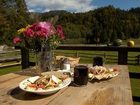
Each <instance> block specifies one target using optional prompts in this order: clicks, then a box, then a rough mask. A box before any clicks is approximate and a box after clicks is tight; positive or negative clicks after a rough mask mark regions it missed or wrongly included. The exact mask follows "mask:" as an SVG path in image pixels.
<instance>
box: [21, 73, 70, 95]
mask: <svg viewBox="0 0 140 105" xmlns="http://www.w3.org/2000/svg"><path fill="white" fill-rule="evenodd" d="M47 74H48V73H46V74H45V75H43V78H47V79H48V77H49V79H48V82H46V83H45V85H42V84H43V83H44V82H43V83H42V81H41V82H40V81H39V79H42V76H34V77H29V78H27V79H25V80H23V81H21V82H20V83H19V88H20V89H22V90H23V91H25V92H30V93H35V94H39V95H49V94H52V93H55V92H57V91H59V90H60V89H62V88H65V87H67V86H68V85H69V84H70V83H71V78H70V77H65V78H63V79H60V78H59V77H58V76H57V75H54V74H53V73H52V74H51V75H50V74H49V76H48V75H47ZM46 76H47V77H46ZM37 81H39V82H40V83H39V82H37Z"/></svg>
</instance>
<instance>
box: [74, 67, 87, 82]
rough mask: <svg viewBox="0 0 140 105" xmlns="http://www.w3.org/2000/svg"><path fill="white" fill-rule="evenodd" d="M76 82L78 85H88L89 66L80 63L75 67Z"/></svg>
mask: <svg viewBox="0 0 140 105" xmlns="http://www.w3.org/2000/svg"><path fill="white" fill-rule="evenodd" d="M74 83H75V84H77V85H86V84H87V83H88V67H87V66H84V65H78V66H76V67H75V68H74Z"/></svg>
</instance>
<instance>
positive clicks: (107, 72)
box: [89, 66, 120, 80]
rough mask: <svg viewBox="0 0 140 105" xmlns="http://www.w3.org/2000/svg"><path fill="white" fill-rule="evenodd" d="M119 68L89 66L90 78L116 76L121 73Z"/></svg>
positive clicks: (99, 78)
mask: <svg viewBox="0 0 140 105" xmlns="http://www.w3.org/2000/svg"><path fill="white" fill-rule="evenodd" d="M119 73H120V72H119V70H118V69H117V68H106V67H103V66H94V67H90V68H89V79H90V80H93V79H97V80H102V79H110V78H113V77H116V76H117V75H118V74H119Z"/></svg>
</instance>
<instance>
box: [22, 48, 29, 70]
mask: <svg viewBox="0 0 140 105" xmlns="http://www.w3.org/2000/svg"><path fill="white" fill-rule="evenodd" d="M21 59H22V62H21V65H22V69H26V68H28V67H29V66H30V63H29V50H28V49H26V48H21Z"/></svg>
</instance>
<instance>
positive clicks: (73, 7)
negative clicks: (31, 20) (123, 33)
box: [25, 0, 140, 12]
mask: <svg viewBox="0 0 140 105" xmlns="http://www.w3.org/2000/svg"><path fill="white" fill-rule="evenodd" d="M25 1H26V4H27V7H28V9H29V11H30V12H47V11H51V10H67V11H70V12H86V11H89V10H93V9H95V8H99V7H104V6H108V5H113V6H114V7H116V8H120V9H125V10H128V9H130V8H135V7H140V0H25Z"/></svg>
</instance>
